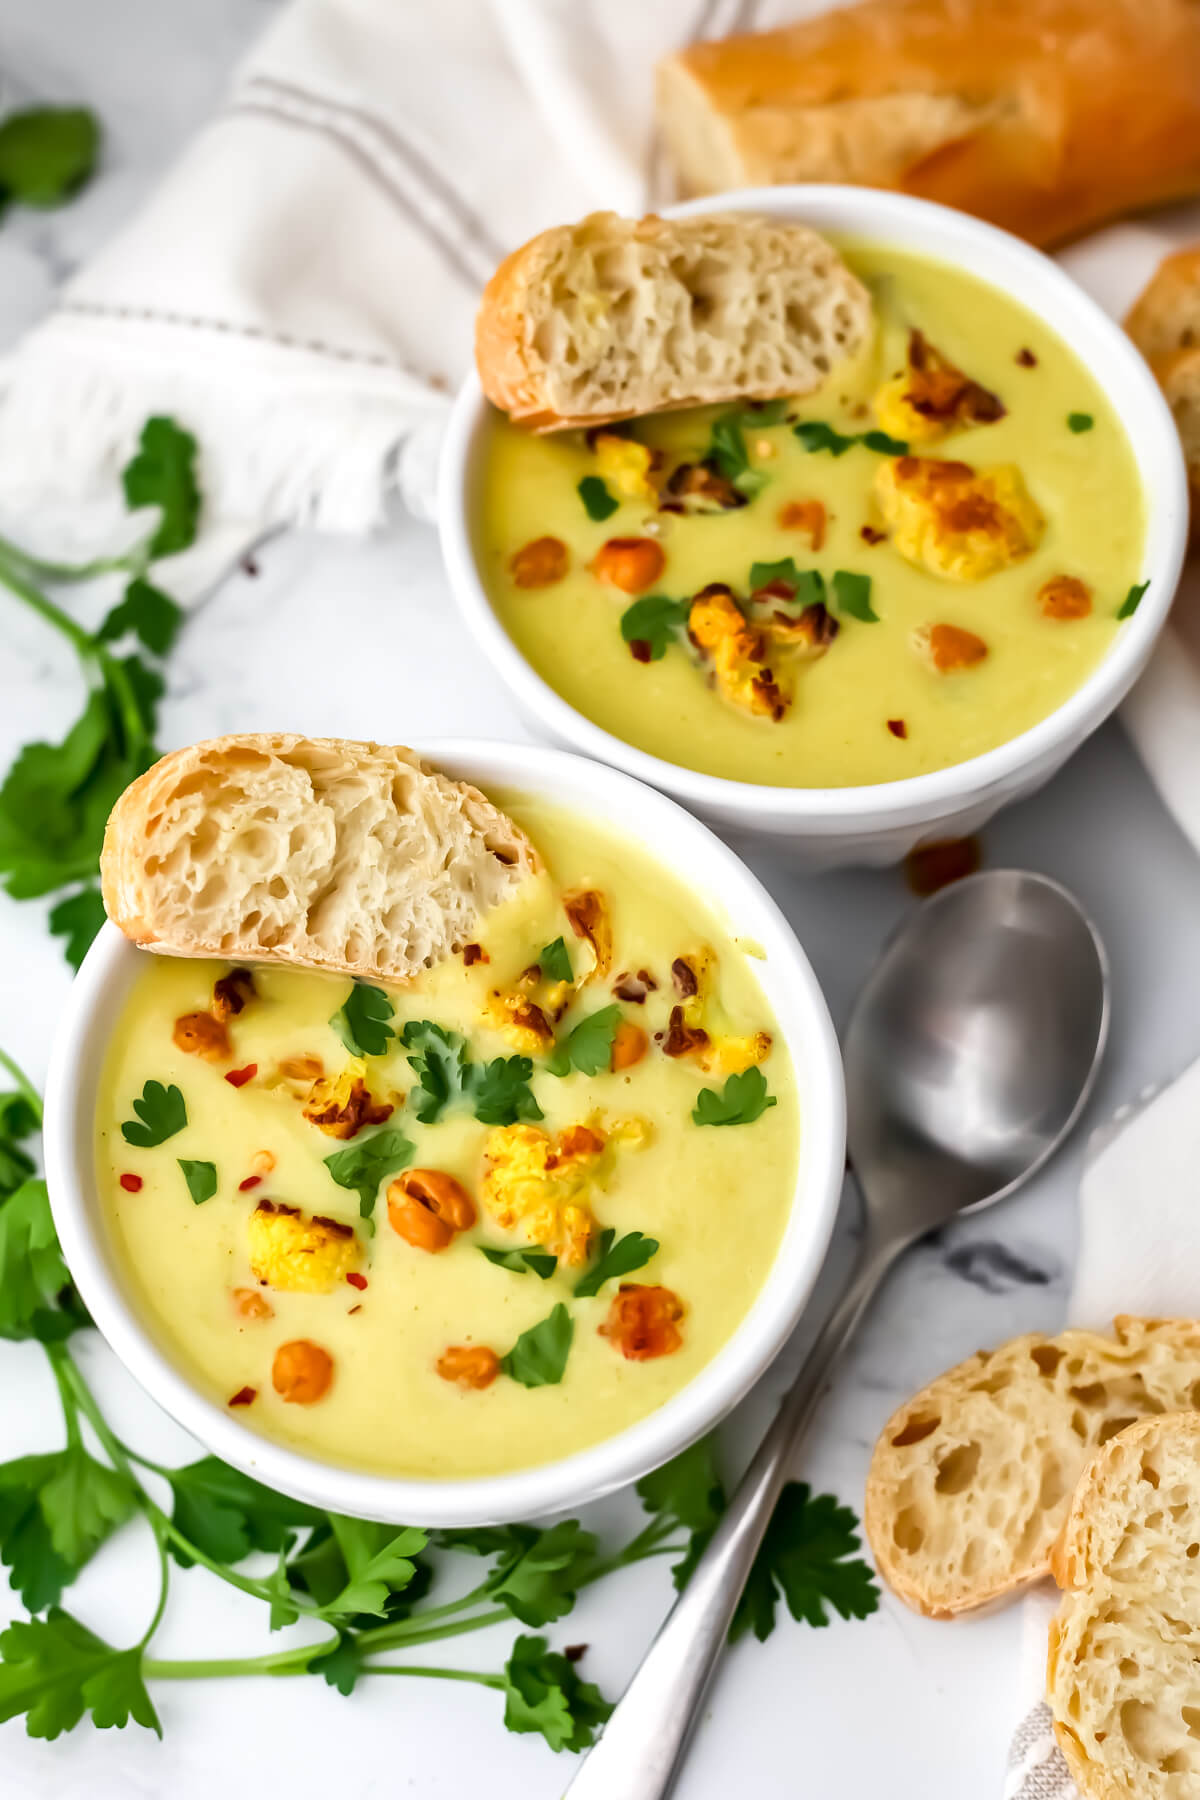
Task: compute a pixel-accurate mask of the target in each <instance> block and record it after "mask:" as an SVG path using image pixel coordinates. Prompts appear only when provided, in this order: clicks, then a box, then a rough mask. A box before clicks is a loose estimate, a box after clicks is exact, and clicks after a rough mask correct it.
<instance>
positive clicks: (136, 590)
mask: <svg viewBox="0 0 1200 1800" xmlns="http://www.w3.org/2000/svg"><path fill="white" fill-rule="evenodd" d="M182 623H183V608H182V607H180V606H177V605H176V603H175V601H174V600H172V598H171V596H170V595H169V594H164V593H163V591H162V589H161V588H156V587H154V586H152V584H151V583H150V582H148V581H146V580H145V579H144V578H143V577H142V576H140V575H135V576H134V578H133V580H132V581H131V582H130V583H129V586H128V587H127V588H126V589H125V598H124V599H123V600H122V601H120V602H119V604H118V605H116V606H114V607H113V609H112V611H111V612H110V613H109V615H108V617H107V618H106V619H105V621H104V623H103V624H102V625H101V627H100V630H99V632H98V634H97V635H98V637H99V639H100V642H101V643H102V644H109V643H113V642H115V640H116V639H117V638H121V637H124V636H125V634H126V633H127V632H130V631H132V632H133V633H134V634H135V636H136V637H138V638H139V639H140V640H141V642H142V643H143V644H144V645H145V646H146V648H147V650H152V651H153V652H154V654H155V656H165V655H166V654H167V651H168V650H169V649H170V648H171V646H172V644H173V643H174V642H175V639H176V637H177V636H178V634H179V627H180V626H181V625H182Z"/></svg>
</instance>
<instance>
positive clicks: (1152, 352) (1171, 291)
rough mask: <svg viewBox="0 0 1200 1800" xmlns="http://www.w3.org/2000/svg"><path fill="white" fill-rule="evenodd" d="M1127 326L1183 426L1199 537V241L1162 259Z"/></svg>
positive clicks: (1179, 428) (1193, 525) (1183, 442)
mask: <svg viewBox="0 0 1200 1800" xmlns="http://www.w3.org/2000/svg"><path fill="white" fill-rule="evenodd" d="M1125 329H1126V331H1127V332H1128V333H1129V335H1130V337H1131V338H1132V339H1133V341H1134V343H1135V344H1136V345H1137V347H1138V349H1139V350H1140V351H1141V353H1142V355H1143V356H1144V357H1145V358H1146V359H1147V361H1148V362H1149V364H1150V367H1151V368H1152V369H1153V371H1154V374H1155V378H1156V380H1157V381H1158V385H1159V387H1161V389H1162V391H1163V393H1164V394H1165V395H1166V398H1167V405H1168V406H1169V407H1170V408H1171V413H1172V416H1173V417H1174V420H1175V424H1176V426H1177V427H1178V430H1179V436H1180V440H1181V442H1182V444H1183V455H1184V460H1185V462H1186V463H1187V469H1188V486H1189V488H1190V490H1191V496H1192V536H1193V538H1195V537H1196V535H1197V531H1198V529H1200V247H1197V248H1195V249H1191V250H1178V251H1176V252H1175V254H1174V255H1173V256H1168V257H1165V258H1164V259H1163V261H1162V262H1161V263H1160V264H1159V267H1158V269H1157V271H1156V272H1155V274H1154V276H1153V277H1152V278H1151V280H1150V282H1149V284H1148V286H1147V287H1146V288H1145V290H1144V292H1143V293H1142V294H1141V295H1140V296H1139V297H1138V299H1137V300H1136V301H1135V302H1134V305H1133V308H1132V310H1131V311H1130V313H1129V316H1128V318H1127V319H1126V320H1125Z"/></svg>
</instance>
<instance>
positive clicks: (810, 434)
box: [792, 419, 908, 456]
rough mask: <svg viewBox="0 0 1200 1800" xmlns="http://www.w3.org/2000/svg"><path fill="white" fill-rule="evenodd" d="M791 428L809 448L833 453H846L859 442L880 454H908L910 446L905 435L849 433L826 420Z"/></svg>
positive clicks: (842, 454) (812, 420)
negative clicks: (838, 429) (905, 440)
mask: <svg viewBox="0 0 1200 1800" xmlns="http://www.w3.org/2000/svg"><path fill="white" fill-rule="evenodd" d="M792 431H793V434H794V435H795V436H796V437H798V438H799V440H800V442H801V443H802V444H803V445H804V448H805V449H806V450H811V451H818V450H828V452H829V454H830V456H845V454H846V452H847V450H853V448H854V446H855V445H856V444H861V445H862V446H863V448H864V449H865V450H874V451H875V452H876V453H877V454H878V455H879V456H907V455H908V445H907V444H906V443H905V442H904V440H903V438H894V437H889V436H888V434H887V432H886V431H855V432H851V433H849V434H847V433H845V432H842V431H836V430H835V429H834V427H833V426H832V425H829V424H827V423H826V422H825V420H824V419H802V420H801V422H800V424H799V425H793V427H792Z"/></svg>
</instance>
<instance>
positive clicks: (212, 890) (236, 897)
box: [100, 733, 539, 983]
mask: <svg viewBox="0 0 1200 1800" xmlns="http://www.w3.org/2000/svg"><path fill="white" fill-rule="evenodd" d="M538 866H539V865H538V859H537V855H536V853H535V851H534V849H533V847H532V845H531V844H530V843H529V841H528V839H527V838H526V837H525V835H524V833H523V832H521V831H520V830H519V829H518V827H517V826H516V825H514V824H513V822H512V820H511V819H509V818H506V817H505V815H504V814H503V813H502V812H500V811H499V810H498V808H496V807H495V806H493V805H492V803H491V802H490V801H489V800H487V799H485V797H484V796H483V795H482V794H481V793H480V792H479V791H478V790H477V789H476V788H473V787H470V786H469V785H468V784H467V783H466V782H462V781H452V780H450V778H449V777H448V776H446V775H441V774H439V773H438V772H437V771H436V770H435V769H431V768H430V767H429V766H428V765H427V764H426V763H423V762H422V761H421V760H420V758H419V757H417V756H416V755H414V753H413V752H412V751H411V750H406V749H404V748H403V747H402V746H398V745H388V744H369V743H368V744H358V743H351V742H347V741H345V740H343V739H341V738H303V737H292V736H288V735H286V734H284V733H277V734H265V735H261V736H246V737H224V738H213V739H211V740H210V741H209V742H207V743H202V744H193V745H192V746H191V747H190V748H188V749H186V750H174V751H172V752H171V754H170V755H169V756H164V757H163V758H162V760H161V761H160V762H157V763H155V764H154V767H153V768H151V769H148V770H147V771H146V773H145V774H144V775H142V776H141V777H140V778H139V779H138V780H137V781H135V782H134V783H133V784H132V786H130V787H128V788H126V790H125V792H124V793H123V794H122V796H121V798H120V799H119V800H118V801H117V804H116V806H115V807H114V808H113V810H112V814H111V816H110V817H109V821H108V828H107V830H106V832H105V835H104V850H103V853H102V855H101V859H100V879H101V887H102V891H103V895H104V904H105V907H106V908H107V911H108V916H109V918H110V919H112V920H113V922H114V924H116V925H118V926H119V927H120V928H121V930H122V931H123V932H124V933H125V935H126V936H127V937H130V938H132V939H133V941H134V942H135V943H136V944H141V945H142V946H143V947H144V948H146V949H148V950H157V951H160V952H162V953H163V954H164V955H167V956H218V957H229V958H231V959H233V960H235V961H238V962H283V963H293V964H297V965H299V966H301V967H305V968H312V969H328V970H331V971H336V972H337V973H339V974H343V975H355V976H361V977H365V978H375V979H378V980H380V981H386V982H392V983H401V982H405V981H409V980H411V979H412V978H413V977H414V976H416V975H419V974H420V973H421V971H422V970H423V969H427V968H429V967H431V966H432V964H434V963H435V962H438V961H439V960H440V959H441V958H442V957H443V956H446V955H448V954H450V953H452V952H454V951H456V950H458V949H460V948H461V947H462V945H463V944H464V943H466V942H468V941H469V940H470V938H471V937H472V935H473V933H474V931H475V928H476V926H477V924H478V921H479V919H480V917H481V916H482V914H483V913H485V912H486V911H487V910H488V909H489V908H490V907H492V906H494V905H496V904H497V903H498V902H499V901H501V900H504V899H506V898H508V896H509V895H510V894H512V893H514V892H515V891H516V889H517V888H518V887H519V886H520V885H521V883H522V882H524V881H525V880H526V879H527V878H528V877H529V876H530V875H532V874H533V873H534V872H535V871H536V870H537V868H538Z"/></svg>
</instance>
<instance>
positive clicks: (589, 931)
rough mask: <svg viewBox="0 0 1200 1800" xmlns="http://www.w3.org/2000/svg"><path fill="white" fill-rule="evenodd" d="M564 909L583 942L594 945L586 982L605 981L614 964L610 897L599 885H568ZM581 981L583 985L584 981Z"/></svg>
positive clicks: (563, 899) (564, 897)
mask: <svg viewBox="0 0 1200 1800" xmlns="http://www.w3.org/2000/svg"><path fill="white" fill-rule="evenodd" d="M562 905H563V911H564V912H565V913H566V915H567V919H568V921H569V923H570V926H571V930H572V931H573V932H574V933H575V936H576V937H577V938H578V939H579V940H580V942H581V943H584V944H588V945H590V947H591V952H592V955H593V956H594V957H595V959H596V960H595V963H594V964H593V966H592V969H591V971H590V972H589V973H588V974H587V975H585V976H584V978H583V979H584V982H588V981H592V980H597V981H603V980H604V978H605V976H606V975H607V974H608V972H609V970H610V969H611V968H612V958H613V930H612V914H611V913H610V911H609V907H608V901H607V900H606V899H605V897H604V895H603V894H602V893H601V892H600V890H599V888H591V887H577V888H568V889H567V891H566V892H565V893H564V894H563V897H562ZM577 985H579V986H582V985H583V983H582V982H578V979H577Z"/></svg>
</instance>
